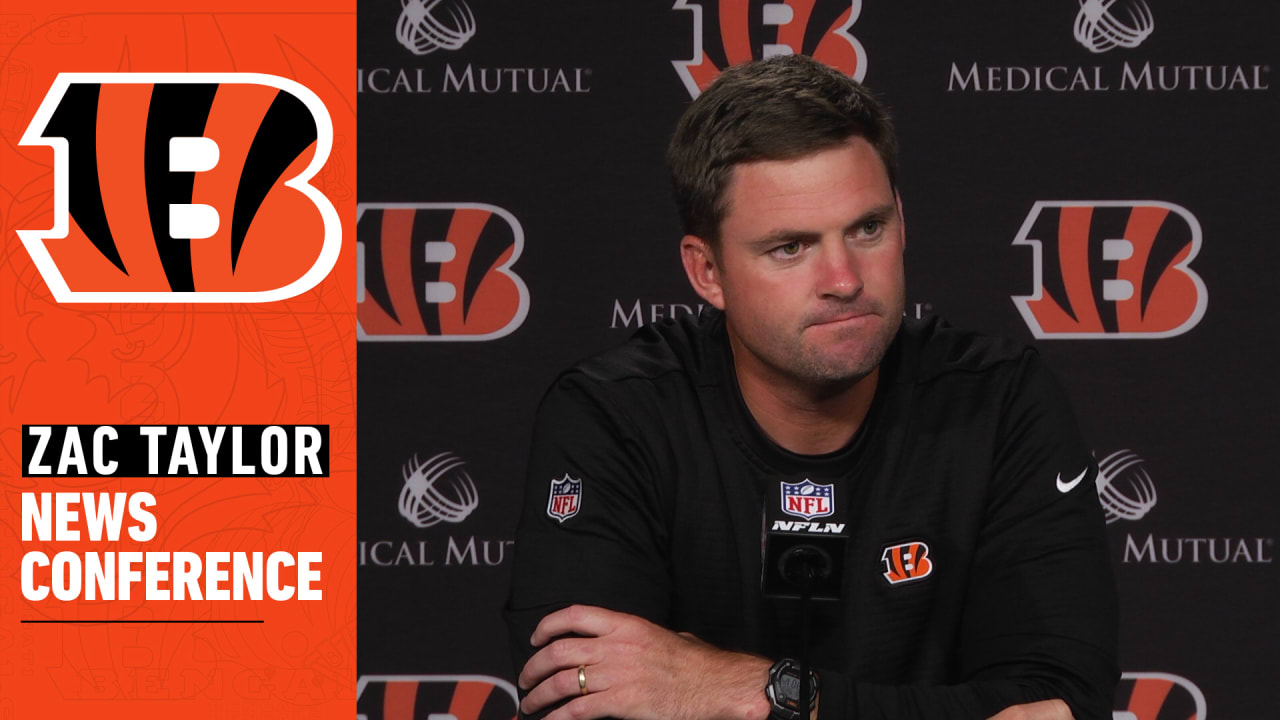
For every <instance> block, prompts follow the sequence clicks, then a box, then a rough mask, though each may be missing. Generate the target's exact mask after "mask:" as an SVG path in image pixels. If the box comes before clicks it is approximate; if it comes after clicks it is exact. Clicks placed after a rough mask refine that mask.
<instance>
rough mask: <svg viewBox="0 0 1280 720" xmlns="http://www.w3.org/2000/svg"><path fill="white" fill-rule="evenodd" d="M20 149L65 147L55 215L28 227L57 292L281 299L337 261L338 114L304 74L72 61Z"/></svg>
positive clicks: (58, 166) (77, 298) (120, 297)
mask: <svg viewBox="0 0 1280 720" xmlns="http://www.w3.org/2000/svg"><path fill="white" fill-rule="evenodd" d="M19 145H47V146H49V147H52V148H53V149H54V225H53V227H52V228H51V229H49V230H19V231H18V235H19V237H20V238H21V239H22V242H23V244H24V245H26V247H27V251H28V252H29V253H30V254H31V257H32V259H33V260H34V261H35V264H36V267H37V269H38V270H39V271H40V274H41V275H42V276H43V277H44V280H45V283H46V284H47V285H48V286H49V289H50V291H51V292H52V293H53V295H54V298H55V299H56V300H57V301H58V302H272V301H276V300H283V299H286V298H289V297H293V296H295V295H298V294H299V293H302V292H305V291H307V290H309V289H311V288H312V287H314V286H315V285H317V284H318V283H319V282H320V281H321V280H323V279H324V278H325V276H326V275H328V274H329V271H330V270H331V269H332V268H333V265H334V263H335V262H336V261H337V258H338V252H339V248H340V247H341V244H342V225H341V222H340V220H339V218H338V213H337V210H335V209H334V207H333V204H332V203H330V202H329V200H328V198H326V197H325V196H324V194H323V193H321V192H320V191H319V190H318V189H316V188H315V187H312V186H311V185H309V184H308V183H309V181H310V180H311V178H312V177H314V176H315V175H316V173H318V172H319V171H320V169H321V167H323V166H324V163H325V161H326V160H327V159H328V156H329V152H330V149H331V148H332V146H333V123H332V121H331V120H330V118H329V113H328V111H327V110H326V109H325V107H324V104H323V103H322V102H321V101H320V99H319V98H318V97H317V96H316V95H315V93H313V92H311V91H310V90H308V89H307V88H306V87H304V86H302V85H301V84H299V83H297V82H295V81H293V80H289V79H286V78H282V77H277V76H274V75H263V74H256V73H62V74H60V75H59V76H58V77H57V79H55V81H54V83H53V86H52V87H51V88H50V89H49V92H48V94H47V95H46V96H45V98H44V101H43V102H42V103H41V105H40V107H39V108H38V109H37V110H36V114H35V116H34V117H33V118H32V120H31V124H30V126H28V128H27V131H26V133H25V134H24V135H23V137H22V140H21V142H20V143H19ZM308 149H311V152H307V151H308Z"/></svg>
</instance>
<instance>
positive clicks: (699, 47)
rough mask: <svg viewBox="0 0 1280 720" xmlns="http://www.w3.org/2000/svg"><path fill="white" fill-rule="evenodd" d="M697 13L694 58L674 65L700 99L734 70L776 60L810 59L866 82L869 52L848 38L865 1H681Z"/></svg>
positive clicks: (682, 6) (678, 6)
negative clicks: (784, 57) (779, 57)
mask: <svg viewBox="0 0 1280 720" xmlns="http://www.w3.org/2000/svg"><path fill="white" fill-rule="evenodd" d="M672 9H674V10H688V11H690V12H691V13H693V58H692V59H691V60H677V61H673V62H672V65H674V66H675V69H676V72H677V73H679V74H680V79H681V80H683V81H684V85H685V88H686V89H687V90H688V91H689V94H690V95H691V96H693V97H695V98H696V97H698V95H699V94H701V93H702V91H703V90H706V89H707V86H708V85H710V84H711V83H712V81H714V80H715V79H716V78H717V77H719V76H720V73H721V71H723V70H724V69H725V68H727V67H729V66H731V65H740V64H742V63H745V62H748V61H751V60H763V59H766V58H769V57H773V56H776V55H796V54H804V55H809V56H810V57H812V58H813V59H814V60H817V61H818V62H821V63H825V64H827V65H830V66H831V67H833V68H835V69H837V70H839V71H841V72H843V73H844V74H846V75H848V76H849V77H851V78H853V79H854V80H857V81H858V82H862V79H863V78H864V77H866V74H867V52H866V50H864V49H863V47H862V43H860V42H858V39H857V38H855V37H854V36H853V35H850V34H849V28H851V27H852V26H853V23H854V22H855V21H857V19H858V15H859V13H861V12H862V0H780V1H777V2H763V1H762V0H716V1H713V0H678V1H677V2H676V4H675V6H674V7H673V8H672Z"/></svg>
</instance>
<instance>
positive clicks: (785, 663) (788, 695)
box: [764, 658, 818, 720]
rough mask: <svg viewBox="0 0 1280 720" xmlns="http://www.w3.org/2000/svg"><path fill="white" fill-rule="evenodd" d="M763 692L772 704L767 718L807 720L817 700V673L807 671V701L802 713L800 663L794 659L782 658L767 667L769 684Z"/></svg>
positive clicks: (773, 719)
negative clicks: (806, 707) (805, 708)
mask: <svg viewBox="0 0 1280 720" xmlns="http://www.w3.org/2000/svg"><path fill="white" fill-rule="evenodd" d="M764 694H765V695H767V696H768V697H769V704H770V705H772V706H773V707H772V709H770V711H769V720H809V715H810V713H812V712H813V708H814V706H815V705H817V701H818V675H817V673H815V672H813V671H812V670H811V671H809V702H808V703H807V706H808V709H807V710H806V711H804V712H803V713H802V712H801V710H800V707H801V703H800V663H798V662H796V661H795V660H792V659H790V658H783V659H781V660H779V661H778V662H776V663H774V664H773V667H771V668H769V684H768V685H767V686H765V689H764Z"/></svg>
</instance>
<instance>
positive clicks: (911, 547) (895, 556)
mask: <svg viewBox="0 0 1280 720" xmlns="http://www.w3.org/2000/svg"><path fill="white" fill-rule="evenodd" d="M880 560H881V561H882V562H883V563H884V573H883V574H884V579H885V580H888V581H889V584H890V585H897V584H899V583H904V582H911V581H913V580H923V579H925V578H926V577H929V574H930V573H932V572H933V561H932V560H930V559H929V546H928V545H927V544H925V543H922V542H910V543H902V544H901V545H892V546H890V547H887V548H885V549H884V554H882V555H881V556H880Z"/></svg>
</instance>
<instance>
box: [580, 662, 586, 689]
mask: <svg viewBox="0 0 1280 720" xmlns="http://www.w3.org/2000/svg"><path fill="white" fill-rule="evenodd" d="M578 689H579V690H581V691H582V694H583V695H586V694H587V666H586V665H579V666H578Z"/></svg>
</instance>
